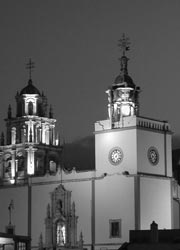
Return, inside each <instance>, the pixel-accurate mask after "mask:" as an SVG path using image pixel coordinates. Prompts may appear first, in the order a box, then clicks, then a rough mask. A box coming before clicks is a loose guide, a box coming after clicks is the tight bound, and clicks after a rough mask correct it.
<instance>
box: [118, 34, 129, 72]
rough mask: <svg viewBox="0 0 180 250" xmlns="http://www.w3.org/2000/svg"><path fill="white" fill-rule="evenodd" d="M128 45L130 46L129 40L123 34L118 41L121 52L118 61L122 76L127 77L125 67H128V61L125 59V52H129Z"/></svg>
mask: <svg viewBox="0 0 180 250" xmlns="http://www.w3.org/2000/svg"><path fill="white" fill-rule="evenodd" d="M129 45H130V41H129V38H128V37H126V36H125V34H124V33H123V35H122V38H121V39H120V40H119V44H118V46H119V47H120V49H121V51H122V56H121V58H120V59H119V60H120V63H121V72H122V73H123V74H124V75H128V69H127V65H128V60H129V59H128V58H127V57H126V51H128V50H129Z"/></svg>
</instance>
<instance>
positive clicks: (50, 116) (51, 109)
mask: <svg viewBox="0 0 180 250" xmlns="http://www.w3.org/2000/svg"><path fill="white" fill-rule="evenodd" d="M49 118H53V108H52V105H50V108H49Z"/></svg>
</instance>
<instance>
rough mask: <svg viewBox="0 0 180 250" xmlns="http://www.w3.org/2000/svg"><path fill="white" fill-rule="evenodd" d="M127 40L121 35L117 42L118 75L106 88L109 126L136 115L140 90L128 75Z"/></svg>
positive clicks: (128, 43)
mask: <svg viewBox="0 0 180 250" xmlns="http://www.w3.org/2000/svg"><path fill="white" fill-rule="evenodd" d="M129 45H130V42H129V38H126V37H125V35H124V34H123V36H122V39H120V40H119V47H120V49H121V50H122V56H121V58H120V59H119V60H120V73H119V75H118V76H117V77H116V78H115V80H114V82H113V84H112V86H111V87H109V88H108V90H107V91H106V93H107V94H108V102H109V103H108V113H109V118H110V120H111V124H112V127H113V124H114V123H115V122H120V120H121V119H123V117H127V116H133V115H138V112H139V103H138V97H139V92H140V88H139V87H137V86H136V85H135V83H134V81H133V79H132V78H131V77H130V76H129V74H128V60H129V59H128V58H127V56H126V51H128V50H129Z"/></svg>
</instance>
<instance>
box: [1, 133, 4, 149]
mask: <svg viewBox="0 0 180 250" xmlns="http://www.w3.org/2000/svg"><path fill="white" fill-rule="evenodd" d="M0 141H1V146H4V133H3V132H2V133H1V140H0Z"/></svg>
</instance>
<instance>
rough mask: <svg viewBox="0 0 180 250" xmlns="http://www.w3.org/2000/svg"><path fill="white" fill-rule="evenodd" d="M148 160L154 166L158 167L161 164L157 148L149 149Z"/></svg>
mask: <svg viewBox="0 0 180 250" xmlns="http://www.w3.org/2000/svg"><path fill="white" fill-rule="evenodd" d="M148 159H149V161H150V163H151V164H152V165H157V164H158V162H159V153H158V150H157V149H156V148H155V147H150V148H149V149H148Z"/></svg>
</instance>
